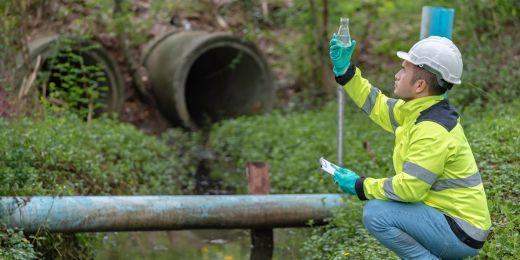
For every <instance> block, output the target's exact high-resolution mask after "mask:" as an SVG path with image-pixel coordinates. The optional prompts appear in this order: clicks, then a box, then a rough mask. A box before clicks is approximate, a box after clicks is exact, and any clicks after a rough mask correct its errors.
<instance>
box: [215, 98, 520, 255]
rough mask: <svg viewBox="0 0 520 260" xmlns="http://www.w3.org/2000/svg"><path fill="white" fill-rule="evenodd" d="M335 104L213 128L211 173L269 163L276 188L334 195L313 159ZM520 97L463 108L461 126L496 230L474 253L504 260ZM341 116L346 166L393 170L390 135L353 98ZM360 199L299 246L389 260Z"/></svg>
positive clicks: (510, 229) (514, 208)
mask: <svg viewBox="0 0 520 260" xmlns="http://www.w3.org/2000/svg"><path fill="white" fill-rule="evenodd" d="M335 107H336V105H335V104H334V103H330V104H328V105H327V106H325V107H324V108H323V109H321V110H319V111H309V112H302V113H291V114H286V115H283V114H280V113H274V114H271V115H266V116H258V117H243V118H238V119H235V120H229V121H226V122H223V123H221V124H220V125H218V126H215V127H214V128H213V130H212V133H211V142H210V146H211V148H213V149H215V150H217V151H219V153H218V156H217V159H216V160H214V163H213V165H212V169H213V173H214V174H215V175H214V176H218V177H220V178H224V179H225V180H228V183H236V185H237V186H238V187H237V188H242V187H245V185H246V184H245V183H241V182H240V180H241V179H243V178H241V177H242V176H241V174H242V171H243V165H244V163H245V162H246V161H265V162H268V163H269V166H270V174H271V185H272V187H271V190H272V192H273V193H302V192H304V193H320V192H331V193H336V192H340V190H339V189H338V188H337V187H336V186H335V185H334V184H333V181H332V179H331V178H330V176H328V175H326V174H324V173H322V172H321V171H319V170H318V158H319V157H320V156H325V157H326V158H329V159H334V157H335V156H334V154H335V148H336V147H335V146H334V145H331V144H333V143H334V141H335V138H336V133H335V110H334V109H335ZM518 109H520V102H518V101H515V102H513V103H509V104H507V105H505V106H504V105H500V106H498V105H495V106H488V107H486V108H482V107H480V106H479V104H478V103H476V104H475V105H472V106H470V107H467V108H466V109H465V112H464V113H463V114H462V123H463V126H464V127H465V130H466V135H467V138H468V140H469V141H470V143H471V146H472V149H473V152H474V154H475V156H476V159H477V162H478V165H479V168H480V171H481V173H482V176H483V181H484V186H485V187H486V192H487V195H488V205H489V208H490V211H491V212H492V220H493V225H494V231H493V234H492V235H491V237H490V240H489V242H488V243H486V246H485V247H484V249H483V252H482V253H481V254H480V255H479V256H481V257H492V258H493V257H497V258H508V257H514V256H516V255H518V253H519V252H520V248H519V247H518V244H519V243H518V242H519V235H518V226H520V218H519V217H518V216H519V213H520V212H519V209H520V208H519V206H520V196H519V195H520V193H519V192H518V191H519V190H520V187H519V185H520V184H518V182H516V181H515V180H516V179H518V174H519V172H518V170H519V169H520V163H519V162H520V160H519V159H520V153H519V151H518V149H516V148H517V147H519V145H520V139H519V136H520V130H519V129H518V128H517V126H518V124H520V117H518V112H517V111H518ZM347 111H348V112H347V115H346V125H347V128H346V133H345V142H346V147H347V148H346V149H345V158H344V160H345V161H346V163H345V166H346V167H348V168H351V169H352V170H354V171H355V172H358V173H360V174H362V175H365V176H370V177H386V176H390V175H392V174H393V169H392V168H391V167H392V163H391V160H392V147H393V139H392V136H391V134H389V133H386V132H384V131H383V130H382V129H379V128H378V127H377V126H376V125H375V124H373V123H371V122H370V121H369V119H368V117H366V115H365V114H364V113H363V112H362V111H361V110H359V109H358V108H357V107H354V105H353V104H352V103H351V102H350V105H349V106H348V108H347ZM362 204H363V203H362V202H359V201H358V200H357V198H353V200H352V201H349V202H348V206H347V207H346V208H345V209H342V210H340V211H338V212H336V213H335V214H334V217H333V218H332V219H331V222H330V223H329V224H328V225H327V226H325V227H323V228H319V229H315V230H314V231H313V235H312V236H311V237H310V238H309V239H308V240H307V241H306V242H305V244H304V247H303V248H302V250H301V253H302V257H306V258H312V259H323V258H326V259H330V258H337V257H339V258H341V257H344V256H345V255H350V256H352V257H354V258H362V257H368V258H373V259H382V258H387V257H388V256H389V255H392V253H391V252H389V251H388V250H387V249H385V248H384V247H382V246H381V245H380V244H379V243H378V242H377V241H376V240H375V239H374V238H372V237H371V236H370V235H369V234H368V233H367V231H366V230H365V229H364V228H363V225H362V223H361V212H362Z"/></svg>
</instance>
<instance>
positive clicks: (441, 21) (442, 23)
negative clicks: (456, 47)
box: [420, 6, 455, 40]
mask: <svg viewBox="0 0 520 260" xmlns="http://www.w3.org/2000/svg"><path fill="white" fill-rule="evenodd" d="M454 16H455V10H454V9H452V8H442V7H434V6H423V8H422V17H421V35H420V39H421V40H422V39H424V38H427V37H429V36H442V37H446V38H448V39H451V36H452V33H453V18H454Z"/></svg>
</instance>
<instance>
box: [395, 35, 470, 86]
mask: <svg viewBox="0 0 520 260" xmlns="http://www.w3.org/2000/svg"><path fill="white" fill-rule="evenodd" d="M397 56H398V57H399V58H401V59H404V60H407V61H409V62H411V63H413V64H415V65H418V66H419V67H423V66H424V67H425V68H426V69H427V70H434V71H432V72H434V73H435V72H437V73H435V74H437V75H438V76H440V77H442V79H444V80H445V81H447V82H449V83H452V84H460V77H461V76H462V55H461V54H460V51H459V49H458V48H457V46H455V44H453V42H452V41H451V40H450V39H448V38H445V37H439V36H430V37H428V38H426V39H422V40H420V41H419V42H417V43H416V44H414V46H412V48H411V49H410V51H409V52H403V51H398V52H397Z"/></svg>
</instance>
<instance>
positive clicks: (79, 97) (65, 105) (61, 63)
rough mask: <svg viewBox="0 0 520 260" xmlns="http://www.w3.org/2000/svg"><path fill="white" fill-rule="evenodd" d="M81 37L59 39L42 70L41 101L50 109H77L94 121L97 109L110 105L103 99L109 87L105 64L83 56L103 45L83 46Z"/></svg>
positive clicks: (85, 117)
mask: <svg viewBox="0 0 520 260" xmlns="http://www.w3.org/2000/svg"><path fill="white" fill-rule="evenodd" d="M80 41H81V39H69V38H66V37H62V38H60V39H58V40H57V44H56V46H55V48H54V53H52V55H51V56H50V57H49V58H47V60H46V61H45V66H44V68H43V69H42V71H40V72H39V73H38V77H39V80H40V81H41V83H40V84H39V85H40V86H41V88H42V90H41V95H42V96H41V103H42V105H43V106H44V107H45V109H47V110H50V111H55V112H56V111H70V112H74V113H76V114H78V115H79V117H81V118H83V119H86V120H87V121H89V122H90V121H91V120H92V118H93V116H94V113H96V112H98V113H99V112H100V111H101V109H103V108H105V107H106V104H104V102H103V101H104V100H106V96H107V93H108V91H109V89H108V86H107V84H108V82H107V75H106V73H105V72H104V71H103V68H101V67H99V66H98V65H96V64H94V65H91V64H87V63H86V61H85V59H84V58H83V56H81V53H85V52H87V51H89V50H92V49H95V48H99V45H91V46H80ZM73 48H75V49H74V50H73Z"/></svg>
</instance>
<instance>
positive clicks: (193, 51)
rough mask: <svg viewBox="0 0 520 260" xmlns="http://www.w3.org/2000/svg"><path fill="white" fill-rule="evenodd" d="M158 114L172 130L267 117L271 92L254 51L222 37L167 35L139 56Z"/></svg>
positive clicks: (261, 59)
mask: <svg viewBox="0 0 520 260" xmlns="http://www.w3.org/2000/svg"><path fill="white" fill-rule="evenodd" d="M143 64H144V66H145V67H146V68H147V70H148V73H149V77H150V83H151V85H152V89H153V93H154V95H155V97H156V99H157V103H158V104H157V105H158V108H159V109H160V110H161V112H162V113H163V114H164V115H165V116H166V117H167V118H168V119H170V120H171V121H172V123H173V124H175V125H182V126H184V127H188V128H191V129H197V128H199V127H200V126H203V125H205V124H207V123H211V122H214V121H216V120H219V119H222V118H226V117H233V116H238V115H243V114H253V113H258V112H263V111H269V110H270V109H271V108H272V106H273V100H274V86H273V80H272V76H271V72H270V69H269V66H268V64H267V62H266V59H265V57H264V56H263V54H262V53H261V52H260V51H259V50H258V48H257V47H256V46H255V45H253V44H251V43H249V42H246V41H243V40H241V39H239V38H237V37H234V36H232V35H230V34H226V33H207V32H195V31H194V32H178V33H169V34H166V35H164V36H162V37H160V38H159V39H157V40H155V41H154V42H152V43H151V44H150V45H149V46H148V48H147V50H146V51H145V54H144V59H143Z"/></svg>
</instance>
